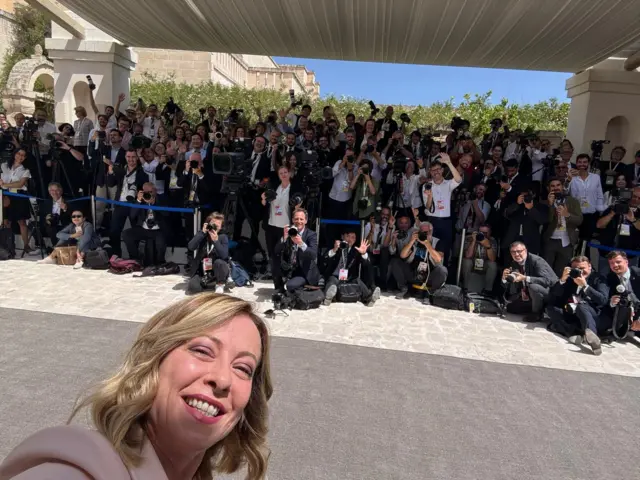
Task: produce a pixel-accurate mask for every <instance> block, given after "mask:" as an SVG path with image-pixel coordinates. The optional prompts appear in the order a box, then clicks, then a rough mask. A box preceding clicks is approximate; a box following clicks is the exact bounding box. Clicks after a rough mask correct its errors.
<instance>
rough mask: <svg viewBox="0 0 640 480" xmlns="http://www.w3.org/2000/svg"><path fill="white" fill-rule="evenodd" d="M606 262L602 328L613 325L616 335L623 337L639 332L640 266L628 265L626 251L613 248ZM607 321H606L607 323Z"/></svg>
mask: <svg viewBox="0 0 640 480" xmlns="http://www.w3.org/2000/svg"><path fill="white" fill-rule="evenodd" d="M607 260H608V261H609V269H610V272H609V275H608V276H607V286H608V287H609V302H608V305H607V307H605V309H604V310H603V312H602V316H603V317H605V318H606V320H605V318H603V319H601V321H602V325H603V327H607V326H608V328H612V329H613V334H614V336H615V337H616V338H620V339H622V338H625V337H626V336H627V335H630V334H631V332H633V335H636V336H637V335H638V333H639V332H640V320H638V313H640V300H638V294H640V268H638V267H632V266H629V260H628V259H627V254H626V253H625V252H623V251H621V250H614V251H612V252H609V254H608V255H607ZM606 322H608V323H606Z"/></svg>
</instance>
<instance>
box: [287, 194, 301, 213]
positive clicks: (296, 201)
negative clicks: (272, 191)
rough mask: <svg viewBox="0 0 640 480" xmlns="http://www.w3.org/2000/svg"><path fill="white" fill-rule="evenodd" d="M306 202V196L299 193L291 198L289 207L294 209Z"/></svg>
mask: <svg viewBox="0 0 640 480" xmlns="http://www.w3.org/2000/svg"><path fill="white" fill-rule="evenodd" d="M303 202H304V194H302V193H300V192H298V193H294V194H293V195H291V197H289V206H290V207H291V208H292V209H293V208H296V207H297V206H298V205H302V203H303Z"/></svg>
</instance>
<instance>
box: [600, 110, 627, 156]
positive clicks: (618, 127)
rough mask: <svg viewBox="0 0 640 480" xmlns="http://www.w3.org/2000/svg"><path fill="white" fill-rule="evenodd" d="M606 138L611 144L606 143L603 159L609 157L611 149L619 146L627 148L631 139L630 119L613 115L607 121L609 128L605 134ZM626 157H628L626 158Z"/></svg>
mask: <svg viewBox="0 0 640 480" xmlns="http://www.w3.org/2000/svg"><path fill="white" fill-rule="evenodd" d="M604 138H605V140H609V142H610V143H609V144H608V145H606V146H605V147H606V148H604V150H603V152H602V158H603V159H609V158H610V157H609V156H610V154H611V150H613V148H614V147H617V146H623V147H625V148H626V145H627V142H628V140H629V120H627V118H626V117H623V116H617V117H613V118H612V119H611V120H609V123H607V130H606V134H605V136H604ZM625 159H626V158H625Z"/></svg>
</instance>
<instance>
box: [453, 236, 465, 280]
mask: <svg viewBox="0 0 640 480" xmlns="http://www.w3.org/2000/svg"><path fill="white" fill-rule="evenodd" d="M466 236H467V229H466V228H463V229H462V234H461V236H460V252H459V255H458V272H457V273H456V285H457V286H460V272H461V271H462V255H463V254H464V239H465V237H466Z"/></svg>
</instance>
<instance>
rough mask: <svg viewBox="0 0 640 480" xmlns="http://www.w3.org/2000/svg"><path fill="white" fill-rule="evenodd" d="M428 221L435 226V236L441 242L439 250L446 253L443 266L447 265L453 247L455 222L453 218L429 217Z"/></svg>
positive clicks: (438, 246)
mask: <svg viewBox="0 0 640 480" xmlns="http://www.w3.org/2000/svg"><path fill="white" fill-rule="evenodd" d="M427 220H428V221H429V222H431V224H432V225H433V236H434V237H436V238H437V239H438V240H439V241H438V245H437V250H438V251H440V252H442V253H444V258H443V259H442V264H443V265H447V262H448V261H449V258H450V255H451V248H452V247H453V220H452V219H451V217H447V218H440V217H427Z"/></svg>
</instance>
